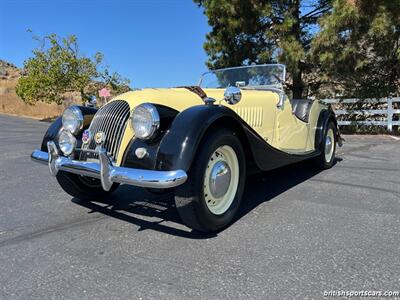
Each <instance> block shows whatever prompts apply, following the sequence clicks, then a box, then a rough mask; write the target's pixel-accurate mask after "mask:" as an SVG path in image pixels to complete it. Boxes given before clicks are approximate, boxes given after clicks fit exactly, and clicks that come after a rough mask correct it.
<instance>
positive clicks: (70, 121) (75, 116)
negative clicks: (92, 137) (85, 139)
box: [62, 106, 83, 134]
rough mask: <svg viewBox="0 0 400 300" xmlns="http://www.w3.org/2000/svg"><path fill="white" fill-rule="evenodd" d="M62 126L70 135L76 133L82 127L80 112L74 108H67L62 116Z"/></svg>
mask: <svg viewBox="0 0 400 300" xmlns="http://www.w3.org/2000/svg"><path fill="white" fill-rule="evenodd" d="M62 125H63V128H64V129H65V130H68V131H69V132H71V133H72V134H76V133H78V131H79V130H80V129H82V125H83V115H82V112H81V110H80V109H79V108H78V107H76V106H71V107H68V108H67V109H66V110H65V111H64V113H63V115H62Z"/></svg>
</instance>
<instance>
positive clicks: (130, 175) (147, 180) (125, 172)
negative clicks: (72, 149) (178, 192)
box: [31, 141, 187, 191]
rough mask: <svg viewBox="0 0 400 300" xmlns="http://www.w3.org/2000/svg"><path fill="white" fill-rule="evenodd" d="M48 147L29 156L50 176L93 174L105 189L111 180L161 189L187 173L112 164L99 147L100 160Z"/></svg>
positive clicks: (179, 179)
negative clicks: (74, 157)
mask: <svg viewBox="0 0 400 300" xmlns="http://www.w3.org/2000/svg"><path fill="white" fill-rule="evenodd" d="M47 149H48V152H44V151H40V150H35V151H33V152H32V154H31V158H32V160H33V161H36V162H40V163H43V164H47V165H48V167H49V170H50V174H51V175H53V176H56V175H57V173H58V171H65V172H69V173H74V174H78V175H84V176H89V177H94V178H97V179H100V181H101V185H102V187H103V189H104V190H105V191H109V190H110V188H111V186H112V184H113V183H122V184H128V185H134V186H140V187H148V188H160V189H164V188H172V187H176V186H178V185H181V184H182V183H184V182H185V181H186V179H187V174H186V172H185V171H183V170H176V171H154V170H142V169H133V168H125V167H115V166H114V165H113V164H112V163H111V159H110V158H109V157H108V155H107V153H106V150H105V149H102V148H100V150H98V151H97V153H98V155H99V161H100V163H97V162H88V161H78V160H72V159H70V158H68V157H64V156H60V155H59V153H58V149H57V146H56V144H55V143H54V142H52V141H50V142H48V143H47Z"/></svg>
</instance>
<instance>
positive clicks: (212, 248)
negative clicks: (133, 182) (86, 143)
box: [0, 115, 400, 299]
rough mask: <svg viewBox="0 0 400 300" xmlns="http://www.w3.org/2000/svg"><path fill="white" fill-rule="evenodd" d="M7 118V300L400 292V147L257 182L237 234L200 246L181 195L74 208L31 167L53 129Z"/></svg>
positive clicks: (357, 150)
mask: <svg viewBox="0 0 400 300" xmlns="http://www.w3.org/2000/svg"><path fill="white" fill-rule="evenodd" d="M48 125H49V124H48V123H43V122H39V121H35V120H30V119H23V118H16V117H10V116H4V115H0V128H1V130H0V153H1V154H0V298H1V299H27V298H36V299H45V298H61V297H66V298H71V299H82V298H92V299H95V298H96V299H98V298H102V299H116V298H131V299H135V298H144V299H149V298H157V299H160V298H162V299H164V298H170V299H176V298H178V299H187V298H205V299H221V298H229V299H231V298H266V297H268V298H274V299H282V298H293V297H301V298H304V297H307V298H321V297H322V295H323V294H322V293H323V291H328V290H382V291H385V290H400V258H399V254H400V141H398V140H395V139H393V138H391V137H389V136H347V137H346V143H345V146H344V147H343V148H341V149H339V150H338V158H339V159H338V162H337V164H336V165H335V166H334V167H333V168H332V169H331V170H328V171H324V172H320V173H319V172H316V171H314V170H312V169H310V168H308V165H307V164H305V163H302V164H298V165H295V166H291V167H287V168H284V169H281V170H277V171H273V172H269V173H265V174H262V175H258V176H252V177H250V178H248V182H247V189H246V192H245V196H244V198H245V203H244V204H243V205H242V208H241V211H240V216H239V218H238V220H237V221H236V222H235V223H234V224H233V225H232V226H231V227H229V228H228V229H226V230H225V231H223V232H221V233H219V234H218V235H210V236H201V235H198V234H195V233H192V232H191V231H190V230H189V229H188V228H186V227H185V226H183V225H182V224H181V223H180V220H179V217H178V215H177V213H176V212H175V210H174V208H173V205H172V197H171V195H165V196H153V195H149V194H148V193H146V192H144V191H142V190H140V189H136V188H131V187H121V188H120V189H119V190H118V191H117V192H116V193H115V194H114V195H113V197H112V198H111V199H109V201H107V203H99V202H93V203H89V204H88V203H84V202H82V201H80V200H79V199H72V198H71V197H70V196H68V195H67V194H65V193H64V192H63V191H62V190H61V188H60V187H58V185H57V182H56V180H55V179H54V178H51V177H50V176H49V174H48V170H47V169H46V167H45V166H43V165H39V164H35V163H34V162H31V161H30V159H29V155H30V152H31V151H32V150H33V149H34V148H38V147H39V145H40V141H41V137H42V135H43V133H44V132H45V130H46V128H47V127H48Z"/></svg>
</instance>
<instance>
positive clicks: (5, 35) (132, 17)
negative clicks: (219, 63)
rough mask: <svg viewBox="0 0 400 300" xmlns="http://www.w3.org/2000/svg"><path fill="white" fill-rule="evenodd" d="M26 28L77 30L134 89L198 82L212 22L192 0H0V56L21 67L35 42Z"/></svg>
mask: <svg viewBox="0 0 400 300" xmlns="http://www.w3.org/2000/svg"><path fill="white" fill-rule="evenodd" d="M27 29H31V30H32V31H33V34H35V35H39V36H43V35H46V34H50V33H56V34H57V35H60V36H66V35H69V34H75V35H76V36H77V37H78V41H79V45H80V50H81V53H82V54H84V55H85V56H92V55H94V54H95V53H96V52H98V51H100V52H102V53H103V54H104V58H105V59H104V62H105V65H108V66H109V67H110V69H111V70H112V71H116V72H118V73H120V74H121V75H123V76H124V77H126V78H128V79H130V81H131V87H133V88H144V87H170V86H179V85H188V84H196V83H197V81H198V79H199V77H200V75H201V73H203V72H205V71H206V70H207V68H206V66H205V62H206V60H207V56H206V53H205V51H204V49H203V43H204V41H205V35H206V33H207V32H208V31H210V27H209V26H208V24H207V18H206V17H205V16H204V15H203V11H202V9H201V8H199V7H198V6H197V5H196V4H195V3H194V2H193V1H192V0H114V1H112V0H0V59H4V60H6V61H9V62H11V63H14V64H15V65H17V66H18V67H22V66H23V62H24V60H26V59H27V58H28V57H31V56H32V50H33V49H34V48H35V47H37V46H38V42H37V41H34V40H33V39H32V33H29V32H27Z"/></svg>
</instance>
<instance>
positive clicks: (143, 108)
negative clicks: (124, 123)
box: [131, 103, 160, 140]
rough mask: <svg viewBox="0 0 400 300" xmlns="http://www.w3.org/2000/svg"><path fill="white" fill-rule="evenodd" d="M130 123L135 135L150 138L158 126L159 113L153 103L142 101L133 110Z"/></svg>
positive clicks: (140, 137)
mask: <svg viewBox="0 0 400 300" xmlns="http://www.w3.org/2000/svg"><path fill="white" fill-rule="evenodd" d="M131 123H132V127H133V131H134V132H135V136H136V137H138V138H139V139H143V140H147V139H150V138H152V137H153V136H154V134H155V133H156V131H157V129H158V128H159V127H160V115H159V114H158V111H157V108H156V107H155V106H154V105H152V104H150V103H143V104H140V105H139V106H137V107H135V109H134V110H133V112H132V114H131Z"/></svg>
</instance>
